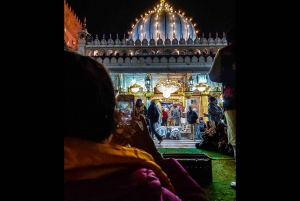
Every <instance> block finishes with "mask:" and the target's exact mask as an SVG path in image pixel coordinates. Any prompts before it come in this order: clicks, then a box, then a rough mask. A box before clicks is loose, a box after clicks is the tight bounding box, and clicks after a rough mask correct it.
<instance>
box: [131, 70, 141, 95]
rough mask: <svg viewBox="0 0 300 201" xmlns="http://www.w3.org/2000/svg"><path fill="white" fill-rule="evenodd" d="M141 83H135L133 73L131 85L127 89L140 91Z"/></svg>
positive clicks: (134, 91)
mask: <svg viewBox="0 0 300 201" xmlns="http://www.w3.org/2000/svg"><path fill="white" fill-rule="evenodd" d="M140 88H141V85H139V84H137V83H136V80H135V79H134V74H133V79H132V80H131V85H130V86H129V89H130V90H131V91H132V92H133V93H136V92H138V91H140Z"/></svg>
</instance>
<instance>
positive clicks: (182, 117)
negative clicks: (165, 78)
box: [178, 102, 185, 126]
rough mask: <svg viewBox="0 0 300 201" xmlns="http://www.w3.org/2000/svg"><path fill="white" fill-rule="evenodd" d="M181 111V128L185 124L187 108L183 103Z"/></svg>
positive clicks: (180, 104)
mask: <svg viewBox="0 0 300 201" xmlns="http://www.w3.org/2000/svg"><path fill="white" fill-rule="evenodd" d="M178 107H179V110H180V123H179V124H180V126H182V125H184V124H185V107H184V106H183V103H182V102H180V103H179V106H178Z"/></svg>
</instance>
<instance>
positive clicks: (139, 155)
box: [63, 50, 208, 201]
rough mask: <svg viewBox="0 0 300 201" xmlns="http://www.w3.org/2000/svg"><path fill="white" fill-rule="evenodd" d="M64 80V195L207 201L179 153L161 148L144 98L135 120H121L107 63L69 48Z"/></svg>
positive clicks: (70, 198) (67, 199) (80, 200)
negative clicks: (168, 153) (154, 137)
mask: <svg viewBox="0 0 300 201" xmlns="http://www.w3.org/2000/svg"><path fill="white" fill-rule="evenodd" d="M63 86H64V201H74V200H76V201H92V200H105V201H117V200H123V201H141V200H143V201H154V200H160V201H208V199H207V197H206V195H205V192H204V190H203V188H202V187H201V186H200V185H199V184H198V183H197V182H196V181H195V180H194V179H193V178H192V177H191V176H190V175H189V174H188V172H187V171H186V170H185V168H184V167H183V166H182V165H181V164H180V163H179V162H178V161H177V160H176V159H174V158H163V156H162V154H160V153H159V152H158V150H157V148H156V146H155V144H154V142H153V140H152V139H151V137H150V135H149V132H148V129H146V127H147V122H146V120H145V117H144V115H143V113H144V112H143V111H142V110H143V108H144V107H142V106H141V105H140V104H139V106H140V108H141V111H140V114H141V115H139V116H138V117H137V119H131V120H130V125H128V124H127V123H124V124H122V123H119V121H118V120H119V118H118V116H117V114H118V113H117V112H116V111H115V107H116V97H115V91H114V86H113V83H112V80H111V78H110V76H109V73H108V72H107V69H106V68H105V67H104V66H103V65H102V64H100V63H99V62H97V61H96V60H94V59H92V58H90V57H86V56H82V55H79V54H77V53H75V52H72V51H68V50H65V51H64V85H63ZM144 109H145V108H144ZM149 109H150V108H149ZM149 109H148V114H149ZM138 122H140V123H141V124H139V123H138ZM150 124H151V122H150ZM116 136H129V138H125V137H124V140H125V141H126V142H122V140H120V138H118V140H117V141H116V140H115V139H116ZM116 142H118V143H116Z"/></svg>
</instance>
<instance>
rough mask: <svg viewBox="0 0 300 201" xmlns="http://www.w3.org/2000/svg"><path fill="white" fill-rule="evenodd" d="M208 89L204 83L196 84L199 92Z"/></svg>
mask: <svg viewBox="0 0 300 201" xmlns="http://www.w3.org/2000/svg"><path fill="white" fill-rule="evenodd" d="M206 87H207V84H204V83H198V84H196V89H198V90H199V91H201V92H202V91H204V90H205V89H206Z"/></svg>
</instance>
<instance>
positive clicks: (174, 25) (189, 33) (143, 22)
mask: <svg viewBox="0 0 300 201" xmlns="http://www.w3.org/2000/svg"><path fill="white" fill-rule="evenodd" d="M130 35H131V37H132V39H133V41H136V40H137V39H138V38H146V39H147V40H148V41H150V40H151V38H150V36H153V38H154V40H156V41H157V40H158V39H159V38H160V39H162V40H163V41H165V40H166V39H167V36H169V38H170V39H171V40H173V39H174V38H176V39H180V38H183V39H185V41H187V40H188V38H189V37H190V38H192V39H196V38H198V36H197V34H196V31H195V27H194V25H193V24H192V22H191V20H190V19H189V18H188V17H186V16H185V15H184V13H179V12H176V11H173V8H172V7H170V5H169V4H168V3H165V1H164V0H160V4H158V5H157V6H156V7H155V8H154V10H152V11H149V12H148V13H146V14H144V15H142V17H141V18H140V19H139V20H137V22H136V24H135V25H133V29H132V31H131V34H130Z"/></svg>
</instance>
